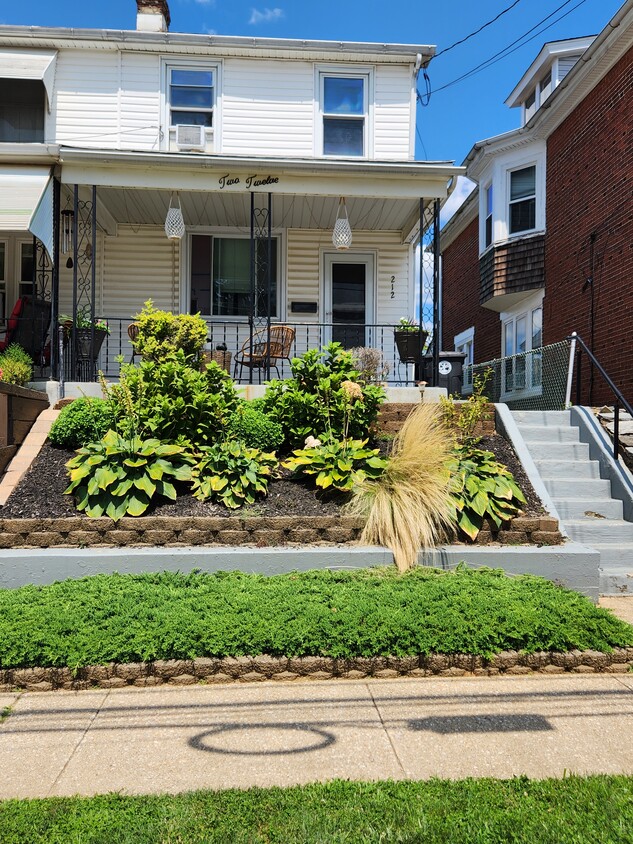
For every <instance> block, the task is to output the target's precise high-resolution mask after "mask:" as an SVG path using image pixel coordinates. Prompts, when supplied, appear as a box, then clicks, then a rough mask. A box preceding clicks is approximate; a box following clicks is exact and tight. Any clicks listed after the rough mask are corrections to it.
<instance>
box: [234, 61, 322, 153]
mask: <svg viewBox="0 0 633 844" xmlns="http://www.w3.org/2000/svg"><path fill="white" fill-rule="evenodd" d="M313 89H314V71H313V66H312V64H310V63H309V62H287V61H286V62H281V61H254V60H250V61H249V60H246V59H227V60H226V61H225V63H224V76H223V83H222V90H223V92H222V152H224V153H229V154H230V153H238V154H257V155H297V156H311V155H312V154H313V134H314V105H313Z"/></svg>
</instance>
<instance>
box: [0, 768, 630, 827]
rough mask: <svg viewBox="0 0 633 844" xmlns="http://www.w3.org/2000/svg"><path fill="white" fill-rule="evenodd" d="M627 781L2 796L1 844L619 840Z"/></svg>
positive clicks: (626, 820) (626, 816) (625, 823)
mask: <svg viewBox="0 0 633 844" xmlns="http://www.w3.org/2000/svg"><path fill="white" fill-rule="evenodd" d="M631 830H633V778H632V777H624V776H591V777H586V778H582V777H568V778H566V779H563V780H553V779H549V780H541V781H531V780H528V779H526V778H524V777H518V778H515V779H512V780H492V779H481V780H474V779H468V780H461V781H457V782H454V781H446V780H430V781H428V782H392V781H386V782H375V783H360V782H359V783H357V782H343V781H340V780H334V781H332V782H329V783H326V784H313V785H307V786H301V787H294V788H269V789H262V788H253V789H249V790H248V791H239V790H237V789H231V790H227V791H218V792H213V791H198V792H191V793H188V794H181V795H176V796H173V795H162V796H149V797H124V796H122V795H118V794H110V795H106V796H102V797H91V798H79V797H70V798H48V799H45V800H9V801H6V802H4V803H0V831H1V832H0V834H1V836H2V838H1V840H2V842H3V844H24V842H28V844H44V842H46V844H68V842H73V844H214V842H218V844H220V842H221V844H259V842H266V844H271V843H272V842H279V844H282V843H283V844H287V842H293V844H311V842H314V844H316V842H318V843H319V844H323V842H328V844H356V843H357V842H358V844H367V842H383V844H387V842H388V843H389V844H391V842H393V844H396V843H397V844H436V842H437V844H440V842H441V844H446V842H450V844H523V843H524V844H562V843H563V842H564V844H619V843H620V842H622V844H624V842H631V840H632V838H631Z"/></svg>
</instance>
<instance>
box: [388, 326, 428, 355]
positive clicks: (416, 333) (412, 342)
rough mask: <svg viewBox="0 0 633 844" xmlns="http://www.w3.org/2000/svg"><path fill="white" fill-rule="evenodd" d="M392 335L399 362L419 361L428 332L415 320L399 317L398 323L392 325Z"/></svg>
mask: <svg viewBox="0 0 633 844" xmlns="http://www.w3.org/2000/svg"><path fill="white" fill-rule="evenodd" d="M393 336H394V339H395V341H396V347H397V349H398V354H399V355H400V362H401V363H419V362H420V361H421V359H422V349H423V347H424V344H425V343H426V338H427V336H428V333H427V332H426V331H423V330H422V329H421V328H420V326H419V325H418V323H417V322H416V321H415V320H413V319H408V318H407V317H401V318H400V321H399V322H398V324H397V325H396V326H394V329H393Z"/></svg>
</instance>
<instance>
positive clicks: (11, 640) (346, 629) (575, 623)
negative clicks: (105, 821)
mask: <svg viewBox="0 0 633 844" xmlns="http://www.w3.org/2000/svg"><path fill="white" fill-rule="evenodd" d="M628 645H633V627H632V626H630V625H628V624H625V623H624V622H623V621H620V620H619V619H618V618H616V617H615V616H614V615H612V614H611V613H610V612H609V611H608V610H604V609H600V608H598V607H596V606H594V605H593V604H592V603H591V602H590V601H589V600H587V599H586V598H584V597H582V596H581V595H579V594H577V593H575V592H571V591H569V590H566V589H562V588H560V587H559V586H556V585H555V584H553V583H551V582H550V581H547V580H544V579H541V578H537V577H533V576H527V575H525V576H521V577H512V578H511V577H507V576H506V575H504V573H503V572H501V571H493V570H477V571H473V570H469V569H466V568H461V569H459V570H457V571H454V572H441V571H439V570H432V569H417V570H414V571H412V572H409V573H408V574H406V575H398V574H397V573H396V572H395V570H394V569H391V568H390V569H365V570H362V571H355V572H333V571H309V572H303V573H292V574H286V575H278V576H274V577H266V576H263V575H249V574H242V573H240V572H231V573H219V574H204V573H199V572H198V573H193V574H187V575H184V574H177V573H171V572H162V573H159V574H144V575H118V574H114V575H97V576H95V577H87V578H84V579H82V580H65V581H62V582H58V583H54V584H52V585H50V586H40V587H37V586H25V587H22V588H20V589H15V590H0V666H1V667H3V668H15V667H31V666H70V667H71V668H76V667H79V666H84V665H96V664H105V663H108V662H138V661H148V660H155V659H192V658H195V657H202V656H218V657H223V656H242V655H256V654H262V653H266V654H270V655H272V656H318V655H323V656H331V657H352V656H380V655H390V654H393V655H395V656H407V655H416V654H427V653H445V654H450V653H466V654H477V655H482V656H486V657H489V656H492V655H493V654H495V653H498V652H499V651H503V650H525V651H528V652H531V651H537V650H545V651H566V650H570V649H573V648H579V649H581V650H585V649H595V650H600V651H609V650H610V649H611V648H612V647H615V646H628Z"/></svg>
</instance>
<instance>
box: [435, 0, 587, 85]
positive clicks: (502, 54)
mask: <svg viewBox="0 0 633 844" xmlns="http://www.w3.org/2000/svg"><path fill="white" fill-rule="evenodd" d="M571 2H572V0H566V2H565V3H562V4H561V5H560V6H558V8H556V9H554V11H553V12H551V13H550V14H549V15H547V17H545V18H543V19H542V20H540V21H539V22H538V23H537V24H535V25H534V26H533V27H532V28H531V29H528V30H527V32H524V33H523V35H521V36H519V38H516V39H515V40H514V41H512V42H510V44H508V45H507V46H505V47H504V48H503V49H502V50H500V51H499V52H498V53H494V54H493V55H492V56H490V58H489V59H486V61H484V62H482V63H481V64H478V65H476V66H475V67H474V68H471V70H469V71H467V72H466V73H463V74H462V75H461V76H458V77H457V78H456V79H453V80H452V81H451V82H447V83H446V84H445V85H442V86H441V87H439V88H434V89H432V91H431V93H433V94H436V93H437V92H438V91H444V90H445V89H446V88H450V87H452V86H453V85H456V84H457V83H458V82H461V81H462V80H464V79H467V78H468V77H470V76H474V75H475V74H476V73H480V72H481V71H482V70H486V69H487V68H488V67H491V66H492V65H493V64H496V63H497V62H499V61H501V60H502V59H505V58H506V57H507V56H509V55H510V54H511V53H514V52H516V50H519V49H520V48H521V47H523V46H524V45H525V44H528V43H529V42H530V41H533V40H534V39H535V38H538V36H539V35H541V34H542V33H543V32H545V31H546V30H548V29H550V28H551V27H552V26H554V24H556V23H558V22H559V21H562V20H563V18H566V17H567V16H568V15H570V14H571V13H572V12H574V11H575V10H576V9H577V8H578V7H579V6H582V5H583V4H584V3H586V2H587V0H580V2H578V3H576V5H575V6H572V8H571V9H568V10H567V11H566V12H565V13H564V14H563V15H561V16H560V17H558V18H556V20H554V21H552V22H551V23H549V24H548V25H547V26H545V27H543V28H542V29H539V30H538V31H537V32H535V33H534V35H532V36H531V38H526V36H528V35H530V33H532V32H534V30H535V29H538V27H540V26H541V24H543V23H545V22H546V21H548V20H549V19H550V18H551V17H553V16H554V15H555V14H556V13H557V12H560V10H561V9H563V8H565V6H568V5H569V3H571ZM515 44H516V45H518V46H516V47H515V46H514V45H515ZM511 47H513V48H514V49H510V48H511Z"/></svg>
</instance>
